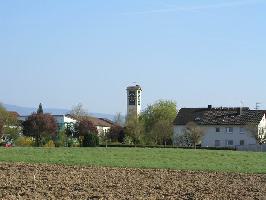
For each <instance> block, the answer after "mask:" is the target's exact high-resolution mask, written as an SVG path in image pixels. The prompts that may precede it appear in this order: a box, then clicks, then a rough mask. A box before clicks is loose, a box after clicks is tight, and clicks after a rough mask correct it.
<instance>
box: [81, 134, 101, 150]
mask: <svg viewBox="0 0 266 200" xmlns="http://www.w3.org/2000/svg"><path fill="white" fill-rule="evenodd" d="M96 146H99V137H98V135H96V134H95V133H87V134H85V135H84V139H83V147H96Z"/></svg>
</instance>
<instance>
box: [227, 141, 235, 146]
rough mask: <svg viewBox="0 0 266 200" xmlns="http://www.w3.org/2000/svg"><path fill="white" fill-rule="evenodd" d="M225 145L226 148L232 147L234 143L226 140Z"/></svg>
mask: <svg viewBox="0 0 266 200" xmlns="http://www.w3.org/2000/svg"><path fill="white" fill-rule="evenodd" d="M226 144H227V146H233V145H234V141H233V140H226Z"/></svg>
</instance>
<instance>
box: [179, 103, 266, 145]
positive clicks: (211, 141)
mask: <svg viewBox="0 0 266 200" xmlns="http://www.w3.org/2000/svg"><path fill="white" fill-rule="evenodd" d="M265 113H266V111H265V110H250V109H249V108H224V107H221V108H212V106H211V105H209V106H208V108H182V109H180V110H179V112H178V114H177V117H176V119H175V121H174V143H176V144H177V141H178V140H177V138H178V136H180V135H182V134H184V130H185V129H186V125H187V124H188V123H189V122H195V123H196V124H197V125H198V126H200V127H201V128H202V130H203V137H202V139H201V146H202V147H236V146H244V145H255V144H256V140H255V137H254V136H253V135H252V133H251V131H250V129H249V128H248V126H249V124H256V125H257V126H258V136H260V137H263V136H265V134H266V118H265Z"/></svg>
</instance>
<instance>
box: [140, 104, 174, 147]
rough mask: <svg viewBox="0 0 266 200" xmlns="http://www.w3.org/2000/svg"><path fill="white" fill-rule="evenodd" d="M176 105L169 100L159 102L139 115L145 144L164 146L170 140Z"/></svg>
mask: <svg viewBox="0 0 266 200" xmlns="http://www.w3.org/2000/svg"><path fill="white" fill-rule="evenodd" d="M176 114H177V110H176V103H175V102H173V101H169V100H159V101H157V102H155V103H154V104H152V105H149V106H148V107H147V108H146V109H145V110H144V111H143V112H142V113H141V115H140V120H141V121H142V122H143V124H144V127H145V138H146V142H148V140H150V139H152V140H153V141H151V142H152V143H155V144H165V143H166V141H171V140H172V134H173V131H172V129H173V125H172V124H173V121H174V119H175V117H176Z"/></svg>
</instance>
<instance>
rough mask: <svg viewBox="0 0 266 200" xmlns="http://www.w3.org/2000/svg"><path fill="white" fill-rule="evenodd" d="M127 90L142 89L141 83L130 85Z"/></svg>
mask: <svg viewBox="0 0 266 200" xmlns="http://www.w3.org/2000/svg"><path fill="white" fill-rule="evenodd" d="M127 90H142V89H141V86H140V85H134V86H128V87H127Z"/></svg>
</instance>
